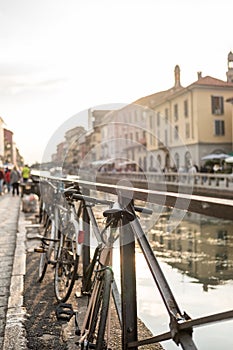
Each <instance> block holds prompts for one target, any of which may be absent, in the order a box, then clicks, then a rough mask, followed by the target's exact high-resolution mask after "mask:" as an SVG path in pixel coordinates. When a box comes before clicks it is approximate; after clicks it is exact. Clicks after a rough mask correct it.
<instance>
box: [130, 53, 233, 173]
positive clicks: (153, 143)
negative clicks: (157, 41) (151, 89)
mask: <svg viewBox="0 0 233 350" xmlns="http://www.w3.org/2000/svg"><path fill="white" fill-rule="evenodd" d="M230 54H231V53H230ZM230 54H229V55H228V72H227V79H228V81H222V80H219V79H216V78H213V77H210V76H205V77H202V74H201V72H198V79H197V81H195V82H193V83H192V84H191V85H189V86H187V87H182V85H181V83H180V68H179V66H176V67H175V83H174V86H173V87H172V88H171V89H168V90H166V91H162V92H158V93H155V94H152V95H149V96H146V97H143V98H140V99H139V100H137V101H136V102H135V104H137V105H140V106H144V108H145V111H146V113H147V117H148V118H147V120H148V126H147V130H148V135H147V150H148V152H149V153H148V154H149V157H150V158H149V159H147V164H148V166H147V168H148V169H150V168H154V165H155V164H153V162H155V163H156V164H160V167H161V168H171V167H175V168H179V167H185V168H188V167H189V166H190V165H191V164H197V165H198V166H200V165H201V164H202V163H203V162H202V161H201V159H202V157H203V156H205V155H207V154H209V153H229V152H230V151H232V113H231V106H230V104H229V103H226V100H227V99H229V98H230V97H232V94H233V83H232V81H233V74H231V73H232V68H231V65H230V63H229V60H231V59H233V57H232V54H231V55H230Z"/></svg>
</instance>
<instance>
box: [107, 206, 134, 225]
mask: <svg viewBox="0 0 233 350" xmlns="http://www.w3.org/2000/svg"><path fill="white" fill-rule="evenodd" d="M103 215H104V216H105V217H108V216H115V217H117V218H120V217H121V216H124V215H125V216H126V217H127V219H128V220H129V221H133V220H134V214H133V213H131V212H130V211H129V210H127V209H125V208H122V207H121V205H120V203H118V202H115V203H113V205H112V207H111V208H109V209H107V210H105V211H104V212H103Z"/></svg>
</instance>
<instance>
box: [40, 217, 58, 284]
mask: <svg viewBox="0 0 233 350" xmlns="http://www.w3.org/2000/svg"><path fill="white" fill-rule="evenodd" d="M54 238H55V227H54V224H53V222H52V220H50V219H49V217H48V218H47V221H46V223H45V229H44V237H43V239H42V243H41V247H40V249H41V253H40V254H41V255H40V262H39V277H38V282H42V281H43V279H44V276H45V273H46V270H47V267H48V264H49V261H50V258H51V255H52V250H53V245H54Z"/></svg>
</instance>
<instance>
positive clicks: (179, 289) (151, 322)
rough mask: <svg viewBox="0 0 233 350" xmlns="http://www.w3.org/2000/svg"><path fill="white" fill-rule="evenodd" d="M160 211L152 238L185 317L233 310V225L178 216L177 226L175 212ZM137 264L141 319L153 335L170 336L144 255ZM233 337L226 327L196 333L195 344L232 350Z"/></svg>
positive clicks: (230, 324) (170, 345)
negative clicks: (161, 333)
mask: <svg viewBox="0 0 233 350" xmlns="http://www.w3.org/2000/svg"><path fill="white" fill-rule="evenodd" d="M154 209H155V208H154ZM157 209H158V208H157ZM159 210H160V215H158V217H157V221H156V222H155V223H154V225H153V226H152V227H151V228H150V229H149V230H148V234H147V237H148V240H149V241H150V244H151V246H152V247H153V251H154V253H155V256H156V257H157V259H158V261H159V264H160V266H161V268H162V270H163V273H164V275H165V277H166V279H167V281H168V283H169V285H170V288H171V290H172V293H173V295H174V296H175V299H176V301H177V303H178V305H179V307H180V310H181V312H184V311H185V312H186V313H187V314H188V315H189V316H190V317H191V318H197V317H201V316H207V315H211V314H214V313H217V312H223V311H228V310H232V309H233V221H225V220H219V219H216V218H211V217H206V216H202V215H199V214H195V213H183V214H182V213H181V212H180V213H176V214H178V215H175V216H176V217H179V218H182V219H181V220H175V216H174V212H173V210H172V209H171V210H168V209H163V211H161V208H160V209H159ZM155 211H156V210H155ZM172 216H173V219H174V221H176V224H175V225H174V227H173V228H171V225H172V220H171V217H172ZM142 223H143V220H142ZM136 261H137V284H138V285H137V293H138V314H139V317H140V318H141V319H142V320H143V321H144V322H145V324H146V325H147V327H148V328H149V329H150V330H151V331H152V333H153V334H154V335H156V334H158V333H160V332H166V331H168V330H169V327H168V324H169V318H168V317H167V311H166V309H165V307H164V305H163V302H162V300H161V297H160V294H159V292H157V290H156V285H155V282H154V281H153V280H152V278H151V276H150V272H149V269H148V268H147V264H146V262H145V259H144V257H143V255H142V253H141V252H140V251H139V250H138V252H137V259H136ZM232 332H233V320H231V321H229V320H228V321H221V322H218V323H214V324H211V325H210V324H209V325H208V326H207V325H206V326H200V327H196V328H194V333H193V339H194V341H195V343H196V345H197V347H198V349H203V350H210V349H211V350H219V349H223V348H224V349H229V350H230V349H233V336H232ZM162 345H163V347H164V348H165V349H166V350H172V349H177V345H176V344H175V343H174V342H173V341H166V342H162ZM180 348H181V347H180Z"/></svg>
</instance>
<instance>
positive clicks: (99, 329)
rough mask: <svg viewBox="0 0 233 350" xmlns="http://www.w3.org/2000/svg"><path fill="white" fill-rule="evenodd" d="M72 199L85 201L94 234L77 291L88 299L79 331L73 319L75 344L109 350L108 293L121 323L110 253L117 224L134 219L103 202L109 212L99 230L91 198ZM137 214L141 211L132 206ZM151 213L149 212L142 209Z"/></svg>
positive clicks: (82, 347) (127, 212) (122, 209)
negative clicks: (90, 258) (76, 338)
mask: <svg viewBox="0 0 233 350" xmlns="http://www.w3.org/2000/svg"><path fill="white" fill-rule="evenodd" d="M74 197H75V198H79V199H81V198H83V199H84V198H85V205H86V206H87V211H88V213H89V218H90V219H91V221H92V225H93V228H94V230H95V235H96V238H97V242H98V244H97V247H96V249H95V251H94V255H93V259H92V261H91V263H90V265H89V266H88V268H87V270H86V271H85V274H84V278H83V282H82V287H81V291H82V294H83V295H88V296H89V301H88V306H87V310H86V314H85V318H84V321H83V323H82V326H81V328H80V327H79V325H78V317H76V327H77V329H76V334H77V335H79V336H80V338H79V340H78V344H79V346H80V347H81V349H97V350H101V349H109V344H110V341H111V339H110V324H109V323H110V321H109V320H110V309H111V307H110V305H111V294H113V298H114V301H115V306H116V308H117V313H118V316H119V321H120V323H121V309H120V303H118V302H117V300H120V293H119V291H118V288H117V285H116V282H115V280H114V273H113V269H112V251H113V247H114V244H115V242H116V241H117V240H118V238H119V234H120V232H119V224H120V222H121V220H122V219H123V218H125V219H126V221H127V222H130V221H133V220H134V218H135V216H134V214H133V213H132V212H130V211H129V210H127V209H126V208H123V207H122V206H121V205H120V204H119V203H118V202H110V201H107V202H106V204H109V203H111V206H110V208H109V209H107V210H105V211H104V213H103V215H104V217H105V218H106V223H105V226H104V228H103V230H102V231H100V230H99V227H98V225H97V223H96V220H95V218H94V217H93V212H92V209H91V207H90V204H88V203H92V204H95V203H96V201H97V200H96V199H94V198H93V197H88V196H85V197H84V196H82V195H74ZM134 208H135V209H136V210H138V211H142V210H143V209H144V208H141V207H134ZM144 211H145V212H147V213H151V211H150V210H146V209H144Z"/></svg>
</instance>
